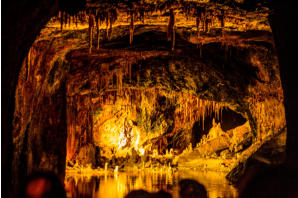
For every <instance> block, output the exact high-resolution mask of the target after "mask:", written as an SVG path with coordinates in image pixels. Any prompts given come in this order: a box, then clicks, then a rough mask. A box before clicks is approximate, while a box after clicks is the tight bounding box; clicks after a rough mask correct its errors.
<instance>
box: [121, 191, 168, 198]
mask: <svg viewBox="0 0 298 198" xmlns="http://www.w3.org/2000/svg"><path fill="white" fill-rule="evenodd" d="M125 198H172V196H171V194H170V193H167V192H165V191H163V190H161V191H159V192H157V193H149V192H147V191H145V190H133V191H131V192H130V193H128V194H127V195H126V196H125Z"/></svg>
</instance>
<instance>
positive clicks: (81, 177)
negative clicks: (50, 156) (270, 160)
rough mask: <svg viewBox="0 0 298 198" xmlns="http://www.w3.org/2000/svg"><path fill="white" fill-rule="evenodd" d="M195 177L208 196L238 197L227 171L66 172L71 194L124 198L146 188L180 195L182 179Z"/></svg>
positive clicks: (66, 180) (71, 195)
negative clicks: (228, 179)
mask: <svg viewBox="0 0 298 198" xmlns="http://www.w3.org/2000/svg"><path fill="white" fill-rule="evenodd" d="M186 178H188V179H194V180H196V181H198V182H199V183H201V184H203V185H204V186H205V188H206V190H207V192H208V197H210V198H213V197H214V198H217V197H237V196H238V193H237V189H235V188H234V187H233V186H231V185H229V184H228V181H227V180H226V179H225V177H224V174H220V173H218V172H198V171H194V170H192V171H190V170H187V171H186V170H184V171H182V170H179V171H174V172H173V171H152V170H151V171H149V170H148V171H147V170H145V171H137V172H118V173H112V172H106V173H98V174H92V175H90V174H88V175H86V174H69V173H67V174H66V178H65V187H66V190H67V195H68V197H73V198H76V197H93V198H106V197H109V198H123V197H124V196H125V195H126V194H127V193H128V192H130V191H131V190H136V189H144V190H147V191H149V192H157V191H159V190H165V191H167V192H169V193H171V194H172V196H173V198H179V187H178V182H179V181H180V180H181V179H186Z"/></svg>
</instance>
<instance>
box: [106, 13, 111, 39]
mask: <svg viewBox="0 0 298 198" xmlns="http://www.w3.org/2000/svg"><path fill="white" fill-rule="evenodd" d="M106 14H107V16H106V38H107V39H109V22H110V21H109V19H110V12H109V11H108V12H107V13H106Z"/></svg>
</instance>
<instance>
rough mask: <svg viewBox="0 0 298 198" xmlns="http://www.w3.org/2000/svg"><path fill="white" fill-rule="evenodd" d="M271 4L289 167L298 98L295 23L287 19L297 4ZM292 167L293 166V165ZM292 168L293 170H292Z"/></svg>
mask: <svg viewBox="0 0 298 198" xmlns="http://www.w3.org/2000/svg"><path fill="white" fill-rule="evenodd" d="M272 7H273V8H274V12H272V13H271V15H270V16H269V21H270V26H271V28H272V32H273V35H274V40H275V45H276V50H277V53H278V60H279V64H280V76H281V81H282V86H283V89H284V97H285V101H284V104H285V111H286V120H287V128H288V135H287V155H288V160H289V165H290V166H291V167H295V166H297V161H298V160H297V159H298V152H297V150H298V148H297V141H298V139H297V138H298V135H297V131H298V121H297V120H298V116H297V110H298V107H297V105H296V104H295V103H296V101H297V100H298V94H297V92H296V91H295V90H296V84H297V83H296V79H297V77H296V75H297V72H296V70H295V69H296V67H297V61H296V59H295V56H296V52H297V46H296V45H297V43H298V42H297V37H296V36H295V34H296V32H295V31H294V30H293V29H292V27H293V26H295V25H296V24H297V20H294V21H293V22H291V19H293V18H297V15H296V10H297V5H294V4H291V3H289V2H287V3H281V2H278V1H273V3H272ZM294 169H295V168H294ZM294 169H293V170H294Z"/></svg>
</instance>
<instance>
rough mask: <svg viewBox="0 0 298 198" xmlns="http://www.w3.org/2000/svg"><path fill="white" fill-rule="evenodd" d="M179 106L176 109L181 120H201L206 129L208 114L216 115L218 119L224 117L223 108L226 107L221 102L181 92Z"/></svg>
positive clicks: (184, 121) (191, 121) (186, 121)
mask: <svg viewBox="0 0 298 198" xmlns="http://www.w3.org/2000/svg"><path fill="white" fill-rule="evenodd" d="M178 103H179V108H178V109H177V110H176V113H177V114H178V116H177V117H178V118H179V122H181V123H188V122H190V123H193V122H197V121H198V122H200V123H201V126H202V129H203V130H204V127H205V126H204V121H205V118H206V117H207V116H214V118H215V119H216V120H220V119H221V117H222V110H223V108H225V107H226V105H225V104H223V103H221V102H215V101H210V100H203V99H200V98H198V97H196V96H194V95H192V94H189V93H183V92H180V93H179V101H178Z"/></svg>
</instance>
